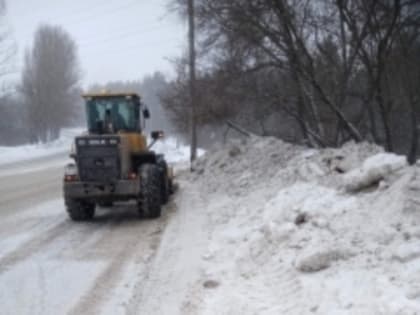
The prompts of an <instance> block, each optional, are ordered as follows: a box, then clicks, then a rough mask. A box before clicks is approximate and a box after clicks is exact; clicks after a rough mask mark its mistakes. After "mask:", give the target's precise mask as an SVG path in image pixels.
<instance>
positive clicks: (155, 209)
mask: <svg viewBox="0 0 420 315" xmlns="http://www.w3.org/2000/svg"><path fill="white" fill-rule="evenodd" d="M139 177H140V193H139V195H138V198H137V205H138V210H139V213H140V215H141V216H142V217H145V218H158V217H160V215H161V204H162V200H161V187H162V186H161V174H160V170H159V168H158V167H157V166H156V165H154V164H143V165H142V166H140V168H139Z"/></svg>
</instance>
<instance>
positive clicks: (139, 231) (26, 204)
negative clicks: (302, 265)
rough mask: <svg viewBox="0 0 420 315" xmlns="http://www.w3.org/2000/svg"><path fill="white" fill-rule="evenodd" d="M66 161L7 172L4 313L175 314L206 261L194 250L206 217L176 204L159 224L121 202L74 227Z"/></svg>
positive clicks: (0, 226)
mask: <svg viewBox="0 0 420 315" xmlns="http://www.w3.org/2000/svg"><path fill="white" fill-rule="evenodd" d="M65 162H66V157H65V156H63V155H55V156H52V157H49V158H44V159H40V160H34V161H32V162H20V163H15V164H9V165H6V166H2V167H1V168H0V193H1V198H0V219H1V220H0V304H1V305H2V306H1V314H65V313H67V314H158V313H159V312H161V313H163V314H175V313H176V311H175V310H176V309H180V303H182V301H183V300H182V295H183V293H184V292H187V291H188V290H187V288H188V286H189V280H190V279H189V278H188V275H189V276H192V275H194V272H192V269H194V266H193V265H192V262H191V257H194V255H196V256H195V257H196V258H199V257H200V256H199V255H200V252H199V251H197V252H195V253H194V252H192V251H193V250H194V244H195V243H197V244H199V242H200V235H204V234H203V230H202V229H201V225H200V219H201V217H200V216H198V217H197V216H196V215H195V214H194V212H193V213H188V212H179V211H178V209H177V207H176V206H175V201H174V200H172V201H170V202H169V204H168V205H167V206H165V208H164V211H163V216H162V217H161V218H160V219H158V220H139V219H138V217H137V212H136V207H135V205H134V204H120V205H117V206H116V207H114V208H113V209H112V210H110V209H98V211H97V215H96V217H95V220H94V221H93V222H89V223H79V224H77V223H74V222H72V221H70V220H69V219H68V218H67V215H66V213H65V210H64V206H63V201H62V198H61V176H62V170H63V166H62V165H63V164H64V163H65ZM12 173H14V174H15V175H11V174H12ZM193 197H194V196H193ZM193 197H192V199H191V198H190V199H189V201H188V202H189V205H190V206H194V205H193V204H191V202H192V200H193ZM185 208H188V207H185ZM170 222H172V225H170V226H168V227H167V225H168V224H169V223H170ZM192 222H194V223H195V224H194V225H193V226H194V227H193V229H192V230H191V231H183V230H182V229H180V227H185V226H187V225H188V223H189V224H191V223H192ZM191 236H194V237H193V238H191ZM186 261H187V262H188V261H190V263H189V264H185V262H186ZM197 273H198V272H197ZM180 274H181V275H182V274H185V275H186V276H185V277H179V275H180ZM191 280H195V279H191ZM174 288H176V290H175V293H176V294H174V293H173V292H174ZM165 296H168V300H167V301H165V307H163V306H162V304H161V302H162V300H161V299H162V298H164V297H165ZM183 313H184V312H183Z"/></svg>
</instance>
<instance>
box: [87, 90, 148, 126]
mask: <svg viewBox="0 0 420 315" xmlns="http://www.w3.org/2000/svg"><path fill="white" fill-rule="evenodd" d="M83 98H84V100H85V106H86V118H87V124H88V130H89V133H90V134H116V133H121V132H127V133H133V132H134V133H141V132H142V130H143V129H144V127H145V120H146V119H148V118H149V116H150V114H149V111H148V110H147V108H145V107H144V106H143V105H142V103H141V101H140V97H139V96H138V95H137V94H134V93H132V94H87V95H84V96H83Z"/></svg>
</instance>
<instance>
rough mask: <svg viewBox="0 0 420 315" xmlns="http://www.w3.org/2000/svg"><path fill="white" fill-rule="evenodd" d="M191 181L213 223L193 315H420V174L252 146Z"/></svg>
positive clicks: (386, 157)
mask: <svg viewBox="0 0 420 315" xmlns="http://www.w3.org/2000/svg"><path fill="white" fill-rule="evenodd" d="M181 177H182V178H183V179H184V180H186V181H187V182H190V183H192V184H188V187H190V188H191V187H196V189H198V190H199V191H200V194H201V196H202V198H203V199H204V200H205V202H203V205H202V206H203V209H201V210H198V209H190V211H199V212H202V213H205V215H206V217H207V224H206V229H205V230H206V233H207V235H208V242H207V243H206V247H207V248H206V249H205V250H204V252H203V253H202V257H201V258H202V259H201V262H200V264H199V267H197V269H199V270H200V271H201V276H200V278H199V279H198V280H197V282H196V284H195V286H193V287H194V289H195V292H194V294H193V295H192V296H190V300H189V302H188V303H189V306H190V309H192V310H194V311H192V312H191V314H241V315H245V314H323V315H324V314H331V315H332V314H334V315H336V314H366V315H371V314H384V315H385V314H387V315H388V314H389V315H391V314H420V166H417V165H416V166H412V167H409V166H408V165H407V164H406V162H405V159H404V158H403V157H399V156H396V155H393V154H386V153H383V152H382V149H381V148H379V147H376V146H374V145H370V144H366V143H362V144H358V145H356V144H354V143H349V144H347V145H346V146H344V147H343V148H341V149H326V150H308V149H304V148H302V147H298V146H294V145H291V144H287V143H284V142H282V141H279V140H276V139H272V138H252V139H250V140H248V141H243V142H233V143H231V144H229V145H228V146H227V147H224V148H220V149H219V150H216V151H215V152H212V153H208V154H206V155H205V156H204V157H202V158H201V159H200V161H199V163H198V171H197V172H196V174H187V173H185V174H184V175H182V176H181ZM184 193H185V195H186V196H188V194H189V192H188V191H184ZM186 196H184V198H188V197H186ZM183 202H184V203H186V204H188V201H185V199H184V201H183ZM180 313H183V312H180Z"/></svg>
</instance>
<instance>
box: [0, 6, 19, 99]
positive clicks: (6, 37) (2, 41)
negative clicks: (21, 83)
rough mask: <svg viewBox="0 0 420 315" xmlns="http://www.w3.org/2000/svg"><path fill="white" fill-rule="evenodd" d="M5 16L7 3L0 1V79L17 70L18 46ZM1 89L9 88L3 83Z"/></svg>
mask: <svg viewBox="0 0 420 315" xmlns="http://www.w3.org/2000/svg"><path fill="white" fill-rule="evenodd" d="M5 14H6V2H5V0H0V77H4V76H6V75H9V74H11V73H14V72H15V70H16V69H15V66H14V63H13V61H14V59H15V57H16V44H15V42H14V40H13V38H12V36H11V31H10V28H9V26H8V24H7V23H6V21H5ZM1 88H2V89H6V88H7V87H6V86H4V83H3V86H1ZM6 91H7V90H6Z"/></svg>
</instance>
